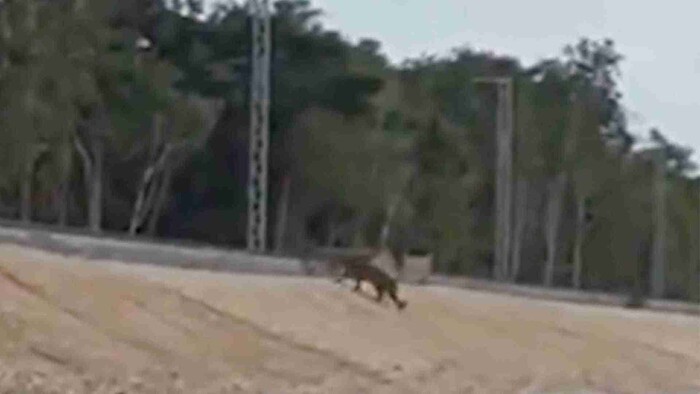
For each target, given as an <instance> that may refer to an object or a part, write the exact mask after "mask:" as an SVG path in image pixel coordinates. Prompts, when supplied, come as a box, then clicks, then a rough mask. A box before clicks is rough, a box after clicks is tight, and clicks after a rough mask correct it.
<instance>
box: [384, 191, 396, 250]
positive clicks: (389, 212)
mask: <svg viewBox="0 0 700 394" xmlns="http://www.w3.org/2000/svg"><path fill="white" fill-rule="evenodd" d="M400 203H401V196H400V195H399V196H396V197H395V198H394V200H393V201H390V202H389V205H388V206H387V209H386V219H385V220H384V224H382V230H381V233H380V236H379V246H380V247H381V248H382V249H384V248H386V246H387V244H388V242H389V236H390V235H391V222H392V221H393V220H394V216H396V211H397V209H398V207H399V204H400Z"/></svg>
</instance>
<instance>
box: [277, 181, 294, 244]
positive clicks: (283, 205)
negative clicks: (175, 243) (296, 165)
mask: <svg viewBox="0 0 700 394" xmlns="http://www.w3.org/2000/svg"><path fill="white" fill-rule="evenodd" d="M291 183H292V178H291V176H289V175H285V176H284V178H283V179H282V191H281V192H280V197H279V200H278V201H277V215H276V216H277V223H276V225H275V245H274V251H275V253H277V254H279V253H281V252H282V248H283V247H284V235H285V231H286V229H287V214H288V211H289V189H290V187H291Z"/></svg>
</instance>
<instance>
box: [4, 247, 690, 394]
mask: <svg viewBox="0 0 700 394" xmlns="http://www.w3.org/2000/svg"><path fill="white" fill-rule="evenodd" d="M400 293H401V295H402V297H405V298H406V299H407V300H408V301H409V305H408V307H407V309H406V310H404V311H403V312H398V311H396V309H395V308H394V307H393V305H392V304H391V303H390V302H389V301H388V300H386V302H385V303H383V304H381V305H378V304H376V303H374V302H373V301H371V300H370V299H368V298H367V297H363V296H362V295H360V294H354V293H352V292H351V291H350V285H347V286H345V287H342V286H338V285H335V284H333V283H332V282H331V281H329V280H327V279H310V278H292V277H286V278H277V277H264V276H252V275H234V274H221V273H219V274H217V273H209V272H201V271H191V270H188V271H185V270H176V269H167V268H162V267H152V266H137V265H127V264H121V263H118V262H106V261H100V262H96V261H90V262H88V261H82V260H80V259H77V258H68V257H62V256H58V255H52V254H48V253H44V252H38V251H35V250H31V249H27V248H22V247H17V246H10V245H0V393H4V392H29V393H31V392H36V393H43V392H56V393H65V392H70V391H71V390H72V391H73V392H76V393H79V392H86V393H92V392H104V393H115V392H119V391H120V390H121V392H149V393H151V392H152V393H164V392H169V393H226V392H231V393H236V392H240V393H257V392H260V393H359V392H363V393H543V392H572V393H573V392H581V390H589V391H590V392H609V393H655V392H658V393H673V392H678V393H680V392H688V391H687V390H691V391H690V392H700V319H699V318H697V317H692V316H682V315H664V314H659V313H650V312H645V311H629V310H620V309H614V308H604V307H592V306H582V305H568V304H563V303H554V302H543V301H534V300H525V299H517V298H513V297H507V296H498V295H492V294H487V293H479V292H473V291H465V290H457V289H448V288H440V287H402V288H401V289H400ZM693 390H694V391H693Z"/></svg>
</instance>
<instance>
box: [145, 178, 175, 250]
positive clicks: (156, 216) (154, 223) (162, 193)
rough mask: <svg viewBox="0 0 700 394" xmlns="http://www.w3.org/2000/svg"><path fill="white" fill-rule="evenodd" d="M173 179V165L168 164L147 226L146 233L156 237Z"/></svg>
mask: <svg viewBox="0 0 700 394" xmlns="http://www.w3.org/2000/svg"><path fill="white" fill-rule="evenodd" d="M172 179H173V169H172V167H170V166H168V165H166V166H165V168H164V169H163V176H162V179H161V181H160V184H159V186H158V194H157V195H156V199H155V201H154V202H153V211H152V212H151V216H149V217H148V225H147V227H146V234H148V236H149V237H155V236H156V231H157V230H158V221H159V220H160V215H161V213H162V211H163V206H164V205H165V201H167V199H168V195H169V193H170V184H171V183H172Z"/></svg>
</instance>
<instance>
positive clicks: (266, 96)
mask: <svg viewBox="0 0 700 394" xmlns="http://www.w3.org/2000/svg"><path fill="white" fill-rule="evenodd" d="M248 10H249V13H250V18H251V40H252V45H251V46H252V50H251V54H250V56H251V59H250V70H251V77H250V153H249V168H250V169H249V178H248V233H247V243H248V251H249V252H251V253H264V252H265V250H266V241H267V166H268V150H269V138H270V134H269V124H270V123H269V116H270V58H271V56H270V53H271V44H272V40H271V31H270V27H271V24H270V6H269V1H268V0H249V2H248Z"/></svg>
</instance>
